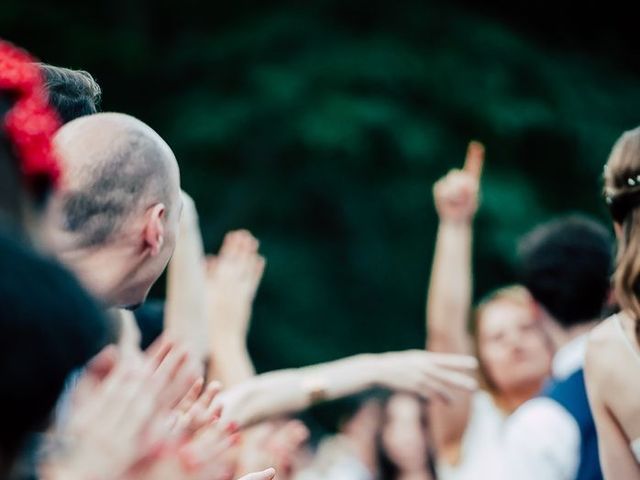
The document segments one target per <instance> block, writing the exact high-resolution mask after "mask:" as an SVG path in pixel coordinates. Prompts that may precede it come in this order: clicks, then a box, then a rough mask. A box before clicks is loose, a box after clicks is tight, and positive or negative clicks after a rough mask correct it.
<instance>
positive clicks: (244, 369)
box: [209, 332, 256, 388]
mask: <svg viewBox="0 0 640 480" xmlns="http://www.w3.org/2000/svg"><path fill="white" fill-rule="evenodd" d="M217 333H218V334H215V333H214V338H213V339H212V341H211V349H210V354H211V360H212V361H211V365H212V367H213V368H211V369H210V370H209V380H214V379H215V380H219V381H220V382H222V385H224V386H225V387H226V388H230V387H232V386H234V385H237V384H239V383H241V382H243V381H245V380H248V379H250V378H252V377H254V376H255V374H256V372H255V369H254V366H253V362H252V361H251V356H250V355H249V351H248V349H247V345H246V339H245V337H244V335H242V334H233V333H229V332H227V333H225V332H217Z"/></svg>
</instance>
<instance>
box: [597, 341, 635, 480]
mask: <svg viewBox="0 0 640 480" xmlns="http://www.w3.org/2000/svg"><path fill="white" fill-rule="evenodd" d="M607 358H608V356H607V352H606V347H605V346H604V345H603V344H602V343H601V342H598V341H594V339H593V337H592V338H591V339H590V340H589V345H588V348H587V356H586V362H585V380H586V383H587V393H588V394H589V405H590V406H591V412H592V413H593V418H594V420H595V423H596V430H597V432H598V448H599V453H600V464H601V467H602V472H603V474H604V477H605V478H607V479H618V478H624V479H630V480H631V479H640V466H638V463H637V461H636V459H635V457H634V455H633V453H632V452H631V449H630V448H629V440H628V439H627V437H626V435H625V434H624V432H623V431H622V429H621V428H620V425H619V424H618V422H617V421H616V419H615V417H614V416H613V414H612V412H611V410H610V409H609V408H608V407H607V403H606V395H607V391H610V389H607V388H606V385H607V376H608V375H609V373H608V372H607V366H606V365H605V364H603V361H604V360H605V359H607ZM613 394H615V391H613Z"/></svg>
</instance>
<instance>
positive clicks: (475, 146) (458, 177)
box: [426, 142, 484, 463]
mask: <svg viewBox="0 0 640 480" xmlns="http://www.w3.org/2000/svg"><path fill="white" fill-rule="evenodd" d="M483 162H484V147H483V146H482V144H480V143H477V142H471V143H470V144H469V148H468V150H467V157H466V161H465V165H464V168H463V169H462V170H453V171H451V172H449V174H448V175H447V176H445V177H444V178H443V179H441V180H440V181H438V182H437V183H436V184H435V186H434V189H433V192H434V200H435V205H436V210H437V212H438V216H439V218H440V223H439V226H438V234H437V239H436V247H435V254H434V259H433V266H432V271H431V281H430V285H429V294H428V298H427V308H426V319H427V349H428V350H429V351H433V352H442V353H457V354H468V353H469V352H471V342H470V338H469V334H468V330H467V322H468V320H469V314H470V311H471V297H472V271H471V250H472V222H473V217H474V215H475V213H476V210H477V208H478V190H479V183H480V175H481V172H482V166H483ZM431 408H432V417H431V418H432V427H433V433H434V439H435V442H436V445H437V448H438V451H439V452H440V454H441V455H443V456H444V457H445V458H446V459H447V461H448V462H449V463H456V461H457V460H458V456H459V447H460V443H461V440H462V437H463V435H464V432H465V429H466V427H467V423H468V421H469V414H470V408H471V395H470V394H469V393H468V392H459V393H458V395H457V397H456V401H455V402H451V403H447V404H445V403H442V402H437V403H434V404H433V405H432V407H431Z"/></svg>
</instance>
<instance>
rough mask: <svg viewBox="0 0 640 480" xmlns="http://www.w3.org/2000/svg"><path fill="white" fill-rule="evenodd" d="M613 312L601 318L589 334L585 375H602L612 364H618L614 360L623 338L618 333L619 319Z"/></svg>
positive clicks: (617, 355) (618, 355)
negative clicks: (603, 318) (605, 317)
mask: <svg viewBox="0 0 640 480" xmlns="http://www.w3.org/2000/svg"><path fill="white" fill-rule="evenodd" d="M618 315H620V314H615V315H612V316H610V317H609V318H607V319H606V320H603V321H602V322H601V323H600V324H599V325H598V326H597V327H595V328H594V329H593V330H592V331H591V333H590V334H589V342H588V344H587V354H586V358H585V368H586V373H587V376H588V377H589V376H602V375H606V374H607V372H608V371H610V369H611V367H612V365H618V363H617V362H616V361H615V360H617V359H618V358H619V357H620V354H621V352H623V351H624V349H621V346H622V343H623V341H624V339H623V338H622V335H620V326H619V325H618V322H619V321H620V320H619V318H618Z"/></svg>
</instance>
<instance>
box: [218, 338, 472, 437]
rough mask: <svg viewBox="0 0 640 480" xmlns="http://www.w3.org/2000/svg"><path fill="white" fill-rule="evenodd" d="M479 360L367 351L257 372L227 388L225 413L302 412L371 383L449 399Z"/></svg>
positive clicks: (247, 418) (256, 417)
mask: <svg viewBox="0 0 640 480" xmlns="http://www.w3.org/2000/svg"><path fill="white" fill-rule="evenodd" d="M476 364H477V362H476V360H475V359H474V358H473V357H469V356H466V355H464V356H463V355H443V354H434V353H428V352H424V351H420V350H408V351H404V352H391V353H382V354H377V355H373V354H364V355H356V356H353V357H348V358H345V359H342V360H336V361H334V362H328V363H323V364H320V365H314V366H310V367H305V368H298V369H290V370H281V371H277V372H270V373H266V374H263V375H259V376H257V377H254V378H252V379H250V380H247V381H245V382H242V383H240V384H238V385H236V386H234V387H232V388H230V389H228V390H226V391H224V392H223V393H222V394H221V395H220V396H219V397H218V400H219V401H220V402H221V404H222V405H224V410H223V417H224V418H225V419H227V421H229V420H233V421H234V422H236V423H238V424H239V425H240V426H246V425H250V424H253V423H256V422H259V421H261V420H265V419H268V418H272V417H276V416H279V415H283V414H286V413H291V412H295V411H300V410H303V409H305V408H308V407H309V406H311V405H312V404H314V403H316V402H319V401H327V400H333V399H337V398H341V397H344V396H347V395H351V394H353V393H357V392H360V391H363V390H366V389H368V388H372V387H382V388H388V389H392V390H400V391H407V392H411V393H415V394H418V395H421V396H423V397H432V398H434V399H439V400H442V401H448V400H450V399H451V398H452V397H453V396H454V391H456V390H458V389H461V390H466V391H472V390H474V389H475V388H476V382H475V380H474V379H473V378H472V377H470V376H469V372H470V371H473V370H474V369H475V368H476Z"/></svg>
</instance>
